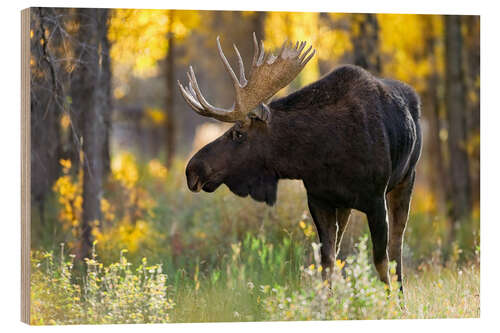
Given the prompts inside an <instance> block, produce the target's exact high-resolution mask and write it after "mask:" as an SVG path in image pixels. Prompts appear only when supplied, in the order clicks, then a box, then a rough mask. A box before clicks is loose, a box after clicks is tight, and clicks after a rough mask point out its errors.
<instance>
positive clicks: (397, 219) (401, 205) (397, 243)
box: [387, 172, 415, 291]
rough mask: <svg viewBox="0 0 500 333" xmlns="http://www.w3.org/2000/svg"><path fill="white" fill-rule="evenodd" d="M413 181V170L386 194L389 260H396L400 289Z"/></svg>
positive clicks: (401, 288) (401, 286)
mask: <svg viewBox="0 0 500 333" xmlns="http://www.w3.org/2000/svg"><path fill="white" fill-rule="evenodd" d="M414 182H415V172H413V173H412V174H411V175H410V176H409V177H408V178H407V179H406V180H405V181H404V182H403V183H401V184H399V185H397V186H396V187H395V188H394V189H393V190H392V191H391V192H389V193H388V194H387V203H388V207H389V213H390V214H389V215H390V225H389V260H391V261H396V273H397V275H398V282H399V284H400V290H401V291H403V258H402V251H403V240H404V232H405V228H406V223H407V221H408V212H409V210H410V202H411V194H412V192H413V184H414Z"/></svg>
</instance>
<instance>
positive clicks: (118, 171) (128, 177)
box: [111, 152, 139, 189]
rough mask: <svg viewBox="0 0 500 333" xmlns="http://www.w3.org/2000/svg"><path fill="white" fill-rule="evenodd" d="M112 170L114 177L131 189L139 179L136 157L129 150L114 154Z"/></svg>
mask: <svg viewBox="0 0 500 333" xmlns="http://www.w3.org/2000/svg"><path fill="white" fill-rule="evenodd" d="M111 172H112V174H113V178H114V179H116V180H118V181H120V183H121V184H122V185H123V186H125V187H127V188H129V189H130V188H132V187H134V186H135V185H136V183H137V181H138V180H139V171H138V169H137V163H136V161H135V157H134V155H132V154H131V153H129V152H121V153H119V154H116V155H115V156H113V158H112V161H111Z"/></svg>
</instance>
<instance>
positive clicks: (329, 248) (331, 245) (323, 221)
mask: <svg viewBox="0 0 500 333" xmlns="http://www.w3.org/2000/svg"><path fill="white" fill-rule="evenodd" d="M307 203H308V205H309V211H310V212H311V216H312V218H313V220H314V224H315V225H316V230H317V232H318V236H319V241H320V242H321V266H322V267H323V271H322V276H323V279H326V278H327V277H328V275H327V270H328V271H329V272H331V271H332V269H333V263H334V262H335V257H336V242H337V234H338V224H337V210H336V209H335V208H330V207H327V206H326V205H324V204H322V203H321V202H320V201H318V200H316V199H314V198H313V197H312V196H311V195H309V194H308V195H307Z"/></svg>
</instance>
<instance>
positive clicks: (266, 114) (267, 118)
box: [248, 103, 271, 124]
mask: <svg viewBox="0 0 500 333" xmlns="http://www.w3.org/2000/svg"><path fill="white" fill-rule="evenodd" d="M248 116H249V117H250V118H254V119H259V120H262V121H263V122H265V123H266V124H269V123H270V122H271V110H270V109H269V106H267V105H266V104H264V103H260V104H259V106H258V107H256V108H255V109H254V110H253V111H252V112H250V113H249V114H248Z"/></svg>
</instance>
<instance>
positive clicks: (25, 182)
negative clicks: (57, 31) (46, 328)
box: [21, 8, 31, 324]
mask: <svg viewBox="0 0 500 333" xmlns="http://www.w3.org/2000/svg"><path fill="white" fill-rule="evenodd" d="M30 72H31V71H30V9H29V8H26V9H23V10H22V11H21V321H22V322H24V323H26V324H29V323H30V308H31V302H30V301H31V300H30V298H31V297H30V296H31V290H30V285H31V283H30V267H31V264H30V251H31V235H30V231H31V217H30V216H31V182H30V178H31V172H30V168H31V158H30V157H31V156H30V155H31V153H30V152H31V144H30V143H31V142H30V137H31V135H30V134H31V133H30V132H31V129H30V106H31V103H30V81H31V80H30Z"/></svg>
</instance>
